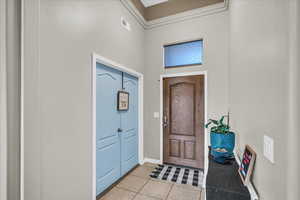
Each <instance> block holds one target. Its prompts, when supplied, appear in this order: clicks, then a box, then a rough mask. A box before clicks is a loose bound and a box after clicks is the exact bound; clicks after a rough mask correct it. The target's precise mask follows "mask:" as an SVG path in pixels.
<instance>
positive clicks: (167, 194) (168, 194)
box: [165, 183, 174, 200]
mask: <svg viewBox="0 0 300 200" xmlns="http://www.w3.org/2000/svg"><path fill="white" fill-rule="evenodd" d="M173 187H174V183H173V184H172V185H171V188H170V190H169V192H168V194H167V197H166V199H165V200H167V199H168V198H169V195H170V193H171V190H172V189H173Z"/></svg>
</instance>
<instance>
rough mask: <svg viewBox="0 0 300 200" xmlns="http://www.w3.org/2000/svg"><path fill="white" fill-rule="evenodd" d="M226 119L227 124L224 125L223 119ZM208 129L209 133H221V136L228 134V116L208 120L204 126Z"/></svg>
mask: <svg viewBox="0 0 300 200" xmlns="http://www.w3.org/2000/svg"><path fill="white" fill-rule="evenodd" d="M225 117H227V119H228V120H227V124H226V123H224V119H225ZM209 127H211V128H210V131H211V132H215V133H222V134H229V133H231V132H230V126H229V115H223V116H222V117H221V119H219V120H215V119H209V120H208V123H207V124H206V125H205V128H209Z"/></svg>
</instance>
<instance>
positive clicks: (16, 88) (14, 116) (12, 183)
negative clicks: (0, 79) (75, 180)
mask: <svg viewBox="0 0 300 200" xmlns="http://www.w3.org/2000/svg"><path fill="white" fill-rule="evenodd" d="M7 13H8V15H7V16H8V17H7V33H8V34H7V40H6V42H7V57H6V58H7V60H6V62H7V88H8V89H7V92H8V93H7V110H8V112H7V130H8V132H7V142H8V144H7V147H8V149H7V151H8V155H7V158H8V161H7V162H8V163H7V170H8V172H7V173H8V174H7V175H8V182H7V198H8V200H19V197H20V189H19V188H20V187H19V185H20V173H19V172H20V89H21V87H20V83H21V79H20V77H21V43H20V39H21V38H20V36H21V31H20V30H21V1H20V0H9V1H7Z"/></svg>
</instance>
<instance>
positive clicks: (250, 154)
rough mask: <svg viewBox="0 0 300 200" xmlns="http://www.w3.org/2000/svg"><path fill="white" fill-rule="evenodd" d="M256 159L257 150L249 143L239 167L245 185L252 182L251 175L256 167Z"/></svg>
mask: <svg viewBox="0 0 300 200" xmlns="http://www.w3.org/2000/svg"><path fill="white" fill-rule="evenodd" d="M255 160H256V153H255V151H254V150H253V149H252V148H251V147H250V146H249V145H246V147H245V150H244V153H243V157H242V160H241V164H240V166H239V169H238V172H239V174H240V177H241V179H242V182H243V184H244V185H245V186H246V185H248V184H249V182H250V179H251V175H252V173H253V169H254V163H255Z"/></svg>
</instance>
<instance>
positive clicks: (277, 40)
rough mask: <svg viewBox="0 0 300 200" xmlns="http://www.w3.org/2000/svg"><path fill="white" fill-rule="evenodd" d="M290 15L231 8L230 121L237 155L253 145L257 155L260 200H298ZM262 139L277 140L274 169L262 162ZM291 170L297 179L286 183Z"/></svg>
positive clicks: (276, 7) (278, 7)
mask: <svg viewBox="0 0 300 200" xmlns="http://www.w3.org/2000/svg"><path fill="white" fill-rule="evenodd" d="M289 14H290V11H289V1H279V0H265V1H259V0H255V1H253V0H244V1H240V0H232V1H231V5H230V75H229V79H230V110H231V113H232V116H231V118H232V124H233V127H234V129H235V130H236V132H237V134H238V140H237V142H238V145H237V149H238V150H239V151H240V152H241V151H242V150H243V148H244V145H245V144H249V145H250V146H252V147H253V148H254V149H255V151H256V152H257V155H258V157H257V161H256V167H255V171H254V178H253V181H254V184H255V187H256V188H257V190H258V192H259V194H260V197H261V199H262V200H270V199H272V200H282V199H298V198H299V196H298V195H297V189H296V188H297V187H298V188H299V185H295V183H296V182H297V180H296V178H295V177H297V170H295V168H294V167H292V166H293V165H294V166H295V165H297V163H296V162H295V159H293V158H294V157H297V156H296V154H295V152H294V153H293V154H292V155H290V156H289V154H288V153H289V152H290V148H291V146H290V145H291V144H290V141H291V140H293V139H292V138H294V139H296V137H295V135H294V134H295V133H293V132H291V129H290V121H289V119H291V118H290V113H289V111H290V110H293V109H295V108H293V105H291V98H294V97H295V95H294V94H291V84H290V83H291V82H290V79H291V76H290V75H291V73H290V72H291V71H290V70H291V68H290V61H291V57H290V56H291V52H292V51H291V46H290V44H291V43H290V40H291V39H292V38H291V37H290V30H291V29H290V28H291V27H290V26H289V22H290V21H289V20H291V19H290V18H289ZM294 20H295V19H294ZM294 25H295V24H294ZM294 83H295V82H294ZM294 83H292V84H294ZM298 90H299V89H298ZM264 134H265V135H268V136H270V137H272V138H273V139H274V142H275V146H274V148H275V154H274V156H275V163H274V164H272V163H270V162H269V161H268V160H267V159H266V158H265V157H264V156H263V135H264ZM290 167H291V168H290ZM289 169H291V170H293V171H292V172H291V173H292V174H294V177H292V176H290V177H289V178H287V177H288V171H289ZM298 169H299V165H298ZM291 183H293V184H291ZM289 186H291V187H289ZM297 196H298V197H297Z"/></svg>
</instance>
